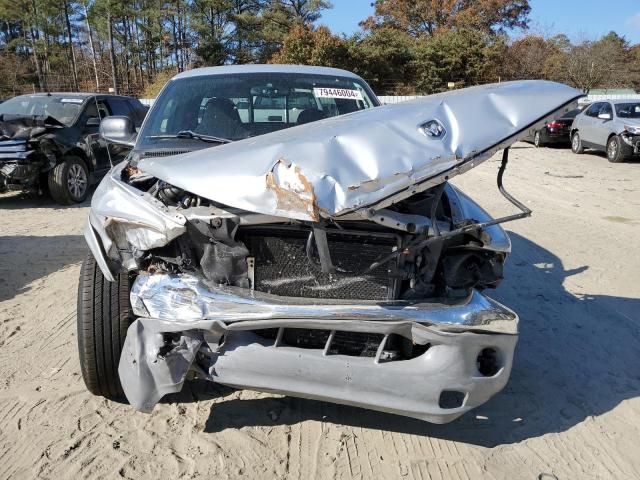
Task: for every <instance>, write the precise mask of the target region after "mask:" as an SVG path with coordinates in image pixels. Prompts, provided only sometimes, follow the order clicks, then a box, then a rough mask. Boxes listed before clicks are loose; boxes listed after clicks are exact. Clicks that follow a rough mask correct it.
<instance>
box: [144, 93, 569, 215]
mask: <svg viewBox="0 0 640 480" xmlns="http://www.w3.org/2000/svg"><path fill="white" fill-rule="evenodd" d="M581 96H582V94H581V93H580V92H579V91H578V90H576V89H573V88H571V87H568V86H566V85H562V84H559V83H554V82H548V81H543V80H526V81H517V82H504V83H501V84H492V85H482V86H478V87H472V88H466V89H461V90H455V91H451V92H446V93H442V94H437V95H432V96H429V97H426V98H421V99H418V100H415V101H412V102H406V103H400V104H397V105H389V106H384V107H379V108H372V109H369V110H364V111H361V112H356V113H353V114H348V115H343V116H339V117H334V118H330V119H326V120H321V121H319V122H313V123H309V124H306V125H301V126H297V127H294V128H289V129H284V130H280V131H277V132H274V133H270V134H266V135H261V136H259V137H253V138H249V139H246V140H242V141H238V142H233V143H230V144H226V145H221V146H216V147H214V148H209V149H204V150H199V151H196V152H191V153H187V154H184V155H182V156H181V158H180V159H179V160H177V159H176V157H164V158H162V157H161V158H146V159H143V160H141V161H140V162H139V164H138V166H139V168H140V169H141V170H142V171H144V172H146V173H149V174H151V175H153V176H155V177H157V178H160V179H162V180H165V181H167V182H169V183H171V184H172V185H175V186H177V187H179V188H182V189H184V190H187V191H189V192H191V193H194V194H196V195H200V196H202V197H204V198H208V199H210V200H213V201H216V202H219V203H221V204H224V205H226V206H229V207H235V208H240V209H243V210H246V211H250V212H257V213H263V214H267V215H280V216H287V217H289V218H294V219H299V220H311V221H315V220H316V219H317V215H320V216H322V217H331V216H338V215H341V214H345V213H347V212H351V211H354V210H357V209H359V208H364V207H366V206H372V205H375V206H377V207H381V208H382V207H384V206H388V205H389V204H391V203H393V202H395V201H400V200H402V199H403V198H407V197H409V196H411V195H413V194H414V193H415V192H416V191H419V190H424V189H425V188H426V187H427V186H432V185H430V184H432V183H433V184H437V183H442V182H443V181H446V180H448V179H449V178H451V177H453V176H454V175H457V174H458V173H461V172H464V171H466V170H468V169H469V168H472V167H474V166H476V165H478V164H480V163H481V162H482V161H484V160H486V159H487V158H489V157H490V156H491V155H492V154H493V153H495V151H497V150H499V149H500V148H504V147H506V146H508V145H509V144H511V143H513V142H515V141H516V140H518V139H519V138H520V137H522V136H524V135H526V133H527V131H528V129H530V128H533V127H536V126H538V125H542V124H543V123H544V121H545V120H546V119H547V118H548V117H550V116H552V115H554V114H555V113H556V112H557V111H558V110H560V109H562V108H568V106H569V105H570V104H572V103H573V102H575V101H576V100H577V99H578V98H579V97H581ZM431 120H437V121H438V122H439V123H440V124H441V125H442V127H443V128H444V130H445V131H446V134H444V135H443V136H442V137H441V138H435V139H434V138H428V137H427V136H426V135H424V133H423V132H422V130H421V129H420V126H422V125H424V124H425V123H426V122H429V121H431ZM283 162H284V163H283ZM291 168H293V170H292V171H291ZM274 172H278V177H279V178H280V179H282V178H284V176H285V173H287V175H286V176H287V178H293V180H294V182H282V181H276V179H275V178H274V177H275V176H276V175H275V173H274ZM280 173H282V176H280ZM296 178H297V180H300V182H298V181H297V180H296ZM303 179H304V182H303V181H302V180H303ZM276 186H277V187H278V188H275V187H276ZM281 189H282V190H281ZM314 199H315V201H314Z"/></svg>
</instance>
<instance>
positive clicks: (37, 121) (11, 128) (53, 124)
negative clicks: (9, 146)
mask: <svg viewBox="0 0 640 480" xmlns="http://www.w3.org/2000/svg"><path fill="white" fill-rule="evenodd" d="M64 126H65V125H64V124H63V123H61V122H59V121H58V120H56V119H55V118H53V117H49V116H34V115H10V114H6V113H5V114H3V115H0V141H2V140H9V139H11V140H28V139H30V138H33V137H37V136H39V135H42V134H43V133H46V132H48V131H49V130H51V129H52V128H59V127H64Z"/></svg>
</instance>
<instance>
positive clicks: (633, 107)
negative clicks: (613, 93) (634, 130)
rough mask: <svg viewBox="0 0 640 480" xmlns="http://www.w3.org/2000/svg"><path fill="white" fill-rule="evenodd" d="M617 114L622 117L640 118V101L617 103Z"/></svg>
mask: <svg viewBox="0 0 640 480" xmlns="http://www.w3.org/2000/svg"><path fill="white" fill-rule="evenodd" d="M616 115H617V116H618V117H620V118H640V102H633V103H617V104H616Z"/></svg>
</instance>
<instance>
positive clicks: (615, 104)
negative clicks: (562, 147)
mask: <svg viewBox="0 0 640 480" xmlns="http://www.w3.org/2000/svg"><path fill="white" fill-rule="evenodd" d="M585 148H593V149H595V150H601V151H604V152H606V153H607V159H608V160H609V161H610V162H613V163H618V162H623V161H624V160H626V159H628V158H630V157H632V156H634V155H637V154H638V153H640V101H638V100H611V101H605V102H594V103H592V104H591V105H590V106H589V107H588V108H587V109H586V110H585V111H584V112H582V113H581V114H579V115H578V116H577V117H576V118H575V120H574V121H573V125H572V126H571V150H572V151H573V153H583V152H584V149H585Z"/></svg>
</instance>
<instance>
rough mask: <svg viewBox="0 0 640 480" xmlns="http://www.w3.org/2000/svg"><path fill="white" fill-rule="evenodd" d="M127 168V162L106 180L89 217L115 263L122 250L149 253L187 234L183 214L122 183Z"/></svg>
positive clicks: (96, 196)
mask: <svg viewBox="0 0 640 480" xmlns="http://www.w3.org/2000/svg"><path fill="white" fill-rule="evenodd" d="M124 167H125V164H124V162H123V163H121V164H119V165H117V166H116V167H114V168H113V169H112V171H111V172H110V173H109V174H108V175H107V176H105V178H104V180H103V181H102V182H101V183H100V185H99V186H98V188H97V189H96V191H95V193H94V195H93V199H92V201H91V212H90V214H89V221H90V223H91V225H92V226H93V228H94V229H95V231H96V232H97V233H98V235H99V236H100V239H101V240H102V244H103V246H104V249H105V252H106V253H107V255H109V257H111V258H112V259H117V252H116V250H117V248H118V247H120V248H125V247H127V246H131V247H133V248H134V249H136V250H149V249H151V248H157V247H161V246H164V245H166V244H168V243H169V242H170V241H171V240H173V239H174V238H176V237H178V236H180V235H182V234H183V233H184V232H185V231H186V227H185V224H186V219H185V217H184V216H183V215H182V214H180V213H177V212H175V210H172V209H170V208H168V207H166V206H165V205H163V204H162V203H161V202H160V201H158V200H156V199H155V198H153V197H151V196H150V195H149V194H147V193H143V192H140V191H139V190H136V189H135V188H133V187H130V186H128V185H127V184H126V183H124V182H122V181H120V180H119V178H120V175H121V172H122V169H123V168H124Z"/></svg>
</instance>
